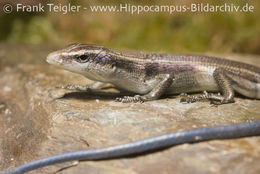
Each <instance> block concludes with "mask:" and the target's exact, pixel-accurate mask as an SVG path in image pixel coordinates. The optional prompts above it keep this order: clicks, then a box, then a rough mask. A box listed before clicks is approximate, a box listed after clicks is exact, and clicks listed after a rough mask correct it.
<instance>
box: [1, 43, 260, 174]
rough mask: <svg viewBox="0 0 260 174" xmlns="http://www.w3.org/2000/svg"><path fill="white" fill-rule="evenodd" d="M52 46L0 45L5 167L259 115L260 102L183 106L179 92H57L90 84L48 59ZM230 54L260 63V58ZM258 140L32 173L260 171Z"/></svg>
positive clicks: (208, 144) (193, 146)
mask: <svg viewBox="0 0 260 174" xmlns="http://www.w3.org/2000/svg"><path fill="white" fill-rule="evenodd" d="M51 50H53V49H52V48H51V47H50V46H43V45H39V46H32V45H6V44H0V77H1V78H0V125H1V127H0V135H1V136H0V143H1V144H0V161H1V163H0V171H4V170H7V169H10V168H11V167H14V166H17V165H21V164H24V163H26V162H29V161H32V160H36V159H39V158H43V157H47V156H50V155H55V154H59V153H64V152H71V151H76V150H82V149H94V148H100V147H104V146H109V145H115V144H122V143H127V142H132V141H136V140H140V139H143V138H147V137H152V136H155V135H161V134H164V133H168V132H173V131H179V130H186V129H192V128H199V127H207V126H215V125H228V124H233V123H240V122H244V121H249V120H259V119H260V108H259V106H260V101H259V100H250V99H246V98H242V97H237V98H236V102H235V103H233V104H227V105H221V106H218V107H212V106H210V104H209V102H198V103H193V104H182V103H179V100H180V97H179V96H169V97H168V98H164V99H160V100H157V101H151V102H146V103H142V104H140V103H134V104H133V103H130V104H128V103H118V102H115V101H114V98H115V97H116V96H118V95H121V93H119V92H118V91H117V90H115V89H113V88H109V87H111V85H108V88H107V89H105V90H104V95H103V94H99V95H92V94H87V93H77V92H71V91H66V90H61V89H56V88H55V86H57V85H66V84H81V85H84V84H90V83H91V81H90V80H88V79H86V78H84V77H82V76H79V75H77V74H73V73H70V72H67V71H65V70H62V69H56V67H54V66H51V65H48V64H47V63H45V57H46V55H47V53H48V52H50V51H51ZM225 57H227V58H230V59H235V60H240V61H244V62H248V63H251V64H255V65H258V66H260V57H257V56H246V55H228V56H227V55H226V56H225ZM259 164H260V137H251V138H241V139H236V140H215V141H209V142H203V143H197V144H184V145H179V146H175V147H172V148H169V149H167V150H163V151H160V152H157V153H152V154H148V155H145V156H139V157H136V158H123V159H117V160H108V161H94V162H80V163H75V162H68V163H64V164H58V165H55V166H50V167H46V168H43V169H40V170H37V171H34V172H32V173H54V172H58V173H66V174H71V173H79V174H81V173H82V174H83V173H93V174H97V173H106V174H110V173H111V174H112V173H120V174H137V173H149V174H153V173H154V174H157V173H163V174H168V173H181V174H191V173H192V174H203V173H207V174H208V173H210V174H216V173H225V174H231V173H236V174H242V173H247V174H258V173H260V165H259Z"/></svg>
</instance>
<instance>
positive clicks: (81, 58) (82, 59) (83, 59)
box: [76, 55, 89, 63]
mask: <svg viewBox="0 0 260 174" xmlns="http://www.w3.org/2000/svg"><path fill="white" fill-rule="evenodd" d="M76 59H77V61H78V62H79V63H85V62H87V61H88V60H89V56H87V55H81V56H77V57H76Z"/></svg>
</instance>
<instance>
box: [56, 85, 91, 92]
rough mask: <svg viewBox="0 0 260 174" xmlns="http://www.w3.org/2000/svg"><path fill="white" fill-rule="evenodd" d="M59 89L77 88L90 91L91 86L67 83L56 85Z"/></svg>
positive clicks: (77, 89)
mask: <svg viewBox="0 0 260 174" xmlns="http://www.w3.org/2000/svg"><path fill="white" fill-rule="evenodd" d="M56 88H59V89H67V90H76V91H90V90H91V88H90V87H89V86H80V85H66V86H63V85H61V86H56Z"/></svg>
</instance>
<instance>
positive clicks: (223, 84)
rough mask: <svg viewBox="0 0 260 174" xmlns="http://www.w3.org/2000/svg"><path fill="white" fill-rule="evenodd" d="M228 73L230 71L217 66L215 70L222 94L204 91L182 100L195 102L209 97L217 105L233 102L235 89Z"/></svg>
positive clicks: (214, 75)
mask: <svg viewBox="0 0 260 174" xmlns="http://www.w3.org/2000/svg"><path fill="white" fill-rule="evenodd" d="M226 73H228V72H227V71H225V70H224V69H222V68H217V69H215V71H214V72H213V77H214V79H215V81H216V83H217V85H218V87H219V89H220V92H221V94H222V95H220V94H213V93H207V92H206V91H204V93H203V94H202V95H200V96H187V97H186V98H182V99H181V102H187V103H193V102H197V101H200V100H205V99H209V100H211V103H212V104H215V105H219V104H226V103H233V102H234V89H233V88H232V86H231V82H230V80H229V79H228V78H227V76H226Z"/></svg>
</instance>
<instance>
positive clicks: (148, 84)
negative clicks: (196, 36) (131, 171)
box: [6, 44, 260, 174]
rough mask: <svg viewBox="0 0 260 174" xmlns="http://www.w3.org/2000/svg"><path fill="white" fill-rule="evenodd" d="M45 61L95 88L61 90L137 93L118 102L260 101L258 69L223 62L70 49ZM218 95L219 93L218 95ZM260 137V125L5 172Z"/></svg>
mask: <svg viewBox="0 0 260 174" xmlns="http://www.w3.org/2000/svg"><path fill="white" fill-rule="evenodd" d="M46 60H47V62H48V63H50V64H53V65H55V66H58V67H61V68H63V69H66V70H69V71H72V72H75V73H78V74H81V75H83V76H85V77H87V78H89V79H91V80H93V81H95V82H94V83H93V84H92V85H89V86H80V85H66V86H59V87H58V88H62V89H68V90H77V91H88V92H91V90H95V89H99V88H101V87H102V86H103V85H105V84H106V83H111V84H113V85H114V86H115V87H116V88H119V89H123V90H127V91H130V92H132V93H135V94H136V95H134V96H124V97H118V98H116V101H119V102H123V103H128V102H145V101H151V100H156V99H159V98H160V97H161V96H162V95H164V94H179V93H194V92H203V91H204V93H203V94H201V95H199V96H189V95H187V96H184V98H182V99H181V102H188V103H189V102H196V101H200V100H205V99H206V100H210V101H211V102H212V103H213V104H214V105H221V104H228V103H233V102H234V101H235V100H234V95H235V92H236V93H239V94H241V95H243V96H245V97H248V98H252V99H260V68H259V67H256V66H253V65H249V64H245V63H241V62H237V61H231V60H227V59H223V58H217V57H208V56H196V55H174V54H144V53H139V54H133V53H131V54H130V53H123V52H119V51H115V50H112V49H109V48H105V47H103V46H97V45H90V44H72V45H69V46H67V47H66V48H64V49H61V50H58V51H55V52H52V53H50V54H49V55H48V56H47V59H46ZM214 92H221V94H215V93H214ZM257 135H260V120H258V121H251V122H244V123H240V124H233V125H227V126H216V127H207V128H198V129H192V130H186V131H179V132H172V133H168V134H164V135H160V136H156V137H152V138H147V139H144V140H139V141H136V142H132V143H127V144H122V145H115V146H110V147H105V148H101V149H94V150H83V151H76V152H71V153H66V154H60V155H56V156H51V157H48V158H43V159H40V160H38V161H33V162H31V163H28V164H25V165H22V166H19V167H17V168H14V169H13V170H11V171H8V172H6V174H7V173H9V174H13V173H25V172H28V171H31V170H34V169H37V168H40V167H44V166H48V165H52V164H56V163H61V162H66V161H72V160H104V159H113V158H119V157H127V156H129V155H138V154H143V153H149V152H153V151H157V150H160V149H164V148H167V147H171V146H174V145H178V144H183V143H194V142H201V141H208V140H213V139H229V138H241V137H247V136H257Z"/></svg>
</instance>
